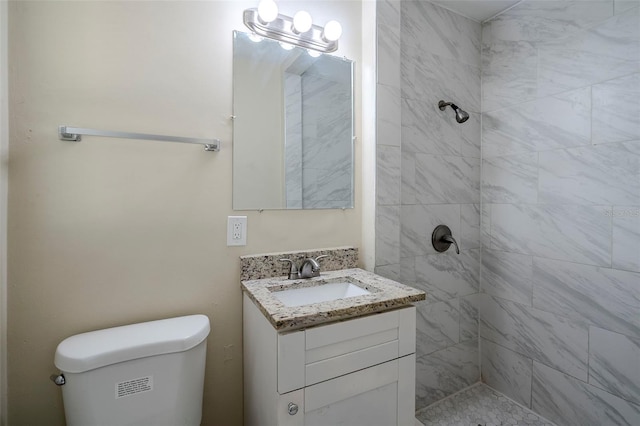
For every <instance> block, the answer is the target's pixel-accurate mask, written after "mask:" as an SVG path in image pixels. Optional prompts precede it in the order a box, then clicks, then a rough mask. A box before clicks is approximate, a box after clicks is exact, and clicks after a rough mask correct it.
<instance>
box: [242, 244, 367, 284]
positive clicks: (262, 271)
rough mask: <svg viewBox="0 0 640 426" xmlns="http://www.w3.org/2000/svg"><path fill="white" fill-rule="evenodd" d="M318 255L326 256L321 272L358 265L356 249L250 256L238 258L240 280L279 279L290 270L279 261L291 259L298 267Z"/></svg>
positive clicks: (322, 262) (322, 261)
mask: <svg viewBox="0 0 640 426" xmlns="http://www.w3.org/2000/svg"><path fill="white" fill-rule="evenodd" d="M320 255H327V257H326V258H324V259H322V260H321V261H320V265H321V266H322V270H323V271H336V270H338V269H348V268H355V267H356V266H357V263H358V249H357V248H355V247H337V248H326V249H316V250H303V251H300V250H298V251H287V252H281V253H267V254H252V255H247V256H240V280H241V281H244V280H258V279H261V278H271V277H279V276H282V275H285V274H287V273H288V272H289V268H290V265H289V264H288V263H285V262H280V259H283V258H286V259H291V260H293V261H294V262H296V264H298V265H299V264H300V263H301V262H302V261H303V260H304V259H306V258H308V257H313V258H316V257H318V256H320Z"/></svg>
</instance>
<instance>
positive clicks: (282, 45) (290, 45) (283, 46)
mask: <svg viewBox="0 0 640 426" xmlns="http://www.w3.org/2000/svg"><path fill="white" fill-rule="evenodd" d="M280 47H282V48H283V49H284V50H291V49H293V48H294V47H295V46H294V45H293V44H289V43H285V42H284V41H281V42H280Z"/></svg>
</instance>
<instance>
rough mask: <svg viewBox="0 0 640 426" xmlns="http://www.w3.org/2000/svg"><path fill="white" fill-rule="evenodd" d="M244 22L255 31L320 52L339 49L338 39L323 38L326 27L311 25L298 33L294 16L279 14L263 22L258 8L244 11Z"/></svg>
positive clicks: (264, 35)
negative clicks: (295, 29)
mask: <svg viewBox="0 0 640 426" xmlns="http://www.w3.org/2000/svg"><path fill="white" fill-rule="evenodd" d="M243 17H244V24H245V25H246V26H247V27H248V28H249V29H250V30H251V31H253V32H254V33H256V34H258V35H261V36H263V37H268V38H272V39H275V40H279V41H283V42H285V43H289V44H293V45H294V46H300V47H304V48H306V49H312V50H317V51H318V52H323V53H329V52H335V51H336V50H338V41H337V40H336V41H327V40H325V39H324V38H323V36H322V33H323V31H324V28H322V27H320V26H318V25H311V29H310V30H309V31H306V32H304V33H299V34H297V33H296V32H295V31H294V28H293V18H290V17H288V16H285V15H280V14H278V17H277V18H276V19H275V20H273V21H271V22H269V23H263V22H262V21H261V20H260V18H259V16H258V9H256V8H252V9H246V10H245V11H244V15H243Z"/></svg>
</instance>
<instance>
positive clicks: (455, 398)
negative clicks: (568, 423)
mask: <svg viewBox="0 0 640 426" xmlns="http://www.w3.org/2000/svg"><path fill="white" fill-rule="evenodd" d="M416 419H417V420H419V421H420V422H422V424H423V425H424V426H435V425H437V426H478V425H481V426H501V425H505V426H506V425H515V426H523V425H527V426H555V425H554V423H551V422H550V421H549V420H547V419H545V418H543V417H540V416H538V415H537V414H535V413H533V412H532V411H531V410H529V409H528V408H525V407H523V406H522V405H520V404H518V403H516V402H514V401H512V400H510V399H509V398H507V397H506V396H504V395H502V394H501V393H498V392H496V391H494V390H493V389H491V388H490V387H489V386H487V385H485V384H482V383H478V384H477V385H474V386H471V387H470V388H467V389H465V390H463V391H461V392H458V393H456V394H454V395H451V396H450V397H447V398H445V399H443V400H441V401H438V402H436V403H434V404H431V405H430V406H428V407H426V408H423V409H422V410H420V411H418V412H417V413H416ZM416 424H417V423H416Z"/></svg>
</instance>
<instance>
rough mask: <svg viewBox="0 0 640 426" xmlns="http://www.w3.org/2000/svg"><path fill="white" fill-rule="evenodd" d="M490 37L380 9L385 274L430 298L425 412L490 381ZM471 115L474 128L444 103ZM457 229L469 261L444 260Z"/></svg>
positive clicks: (421, 381)
mask: <svg viewBox="0 0 640 426" xmlns="http://www.w3.org/2000/svg"><path fill="white" fill-rule="evenodd" d="M480 35H481V26H480V24H479V23H477V22H474V21H471V20H469V19H467V18H464V17H462V16H460V15H457V14H455V13H452V12H450V11H449V10H447V9H444V8H441V7H438V6H435V5H433V4H431V3H429V2H425V1H385V0H382V1H378V2H377V37H378V82H377V83H378V92H377V94H378V97H377V161H378V163H377V190H376V193H377V213H376V218H377V220H376V272H377V273H379V274H381V275H384V276H387V277H389V278H392V279H396V280H398V281H400V282H403V283H405V284H408V285H411V286H414V287H416V288H420V289H423V290H425V291H426V292H427V300H426V301H425V302H421V303H420V304H418V305H417V310H418V313H417V354H416V356H417V377H416V399H417V401H416V409H420V408H423V407H425V406H427V405H429V404H431V403H433V402H435V401H437V400H438V399H441V398H443V397H445V396H447V395H450V394H452V393H455V392H457V391H459V390H461V389H463V388H464V387H466V386H469V385H470V384H473V383H475V382H476V381H478V379H479V352H478V302H479V300H478V298H477V295H478V288H479V276H480V268H481V262H480V247H481V243H480V234H481V231H480V164H481V163H480V130H481V125H480V123H481V122H480V95H481V92H480V77H481V74H480ZM441 99H442V100H446V101H449V102H454V103H456V104H457V105H459V106H460V107H461V108H463V109H465V110H466V111H467V112H469V113H470V119H469V120H468V121H467V122H466V123H464V124H458V123H457V122H456V121H455V115H454V113H453V110H450V109H448V110H446V111H440V110H439V109H438V106H437V105H438V101H439V100H441ZM440 224H446V225H448V226H449V227H450V228H451V229H452V232H453V235H454V237H455V238H456V239H457V241H458V243H459V245H460V249H461V253H460V255H456V254H455V252H454V251H453V248H452V249H450V250H449V251H448V252H446V253H437V252H436V251H435V250H434V249H433V247H432V245H431V233H432V232H433V229H434V228H435V227H436V226H437V225H440Z"/></svg>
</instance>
